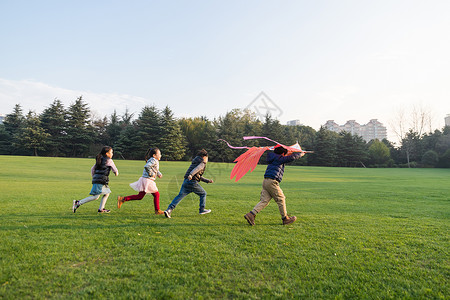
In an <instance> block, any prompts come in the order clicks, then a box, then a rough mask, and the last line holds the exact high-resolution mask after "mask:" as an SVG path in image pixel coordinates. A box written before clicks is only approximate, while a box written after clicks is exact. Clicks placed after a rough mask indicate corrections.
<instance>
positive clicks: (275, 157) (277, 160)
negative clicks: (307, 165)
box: [244, 146, 305, 225]
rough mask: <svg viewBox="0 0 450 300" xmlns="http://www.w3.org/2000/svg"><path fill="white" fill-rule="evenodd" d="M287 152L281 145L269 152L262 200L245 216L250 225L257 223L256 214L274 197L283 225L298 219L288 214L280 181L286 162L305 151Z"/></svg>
mask: <svg viewBox="0 0 450 300" xmlns="http://www.w3.org/2000/svg"><path fill="white" fill-rule="evenodd" d="M287 153H288V150H287V149H286V148H283V147H281V146H278V147H276V148H275V149H274V150H273V152H269V153H268V155H267V162H268V163H269V165H268V166H267V168H266V173H265V174H264V181H263V188H262V191H261V196H260V201H259V203H258V204H256V206H255V207H254V208H253V210H251V211H250V212H249V213H247V214H246V215H245V216H244V218H245V219H246V220H247V222H248V223H249V224H250V225H255V217H256V214H257V213H259V212H260V211H261V210H263V209H264V208H265V207H266V206H267V205H268V204H269V202H270V200H271V199H272V198H273V199H274V200H275V202H276V203H277V204H278V209H279V211H280V214H281V219H282V221H283V225H288V224H291V223H294V222H295V220H297V217H296V216H291V217H289V216H288V215H287V212H286V197H285V196H284V193H283V191H282V190H281V188H280V182H281V180H282V179H283V174H284V164H285V163H288V162H291V161H294V160H295V159H297V158H300V157H302V156H303V155H304V154H305V153H300V152H295V153H293V154H291V155H286V154H287Z"/></svg>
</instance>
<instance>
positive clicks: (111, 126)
mask: <svg viewBox="0 0 450 300" xmlns="http://www.w3.org/2000/svg"><path fill="white" fill-rule="evenodd" d="M121 131H122V126H121V123H120V121H119V116H117V113H116V111H115V110H114V113H113V114H111V116H110V117H109V122H108V125H107V126H106V133H107V135H108V138H109V140H108V141H107V143H106V144H107V145H110V146H112V147H115V146H116V144H117V141H118V140H119V137H120V132H121Z"/></svg>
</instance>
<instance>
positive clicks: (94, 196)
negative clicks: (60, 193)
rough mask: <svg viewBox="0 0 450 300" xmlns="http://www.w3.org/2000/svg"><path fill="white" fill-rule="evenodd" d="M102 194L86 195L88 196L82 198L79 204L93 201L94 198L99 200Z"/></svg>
mask: <svg viewBox="0 0 450 300" xmlns="http://www.w3.org/2000/svg"><path fill="white" fill-rule="evenodd" d="M100 195H101V194H98V195H92V196H89V197H86V198H84V199H82V200H80V201H79V202H78V206H80V205H83V204H86V203H88V202H91V201H94V200H97V199H98V198H99V197H100Z"/></svg>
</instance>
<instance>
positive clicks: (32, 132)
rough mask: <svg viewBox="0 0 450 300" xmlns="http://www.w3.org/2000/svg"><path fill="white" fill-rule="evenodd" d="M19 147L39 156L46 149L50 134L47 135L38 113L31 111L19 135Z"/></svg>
mask: <svg viewBox="0 0 450 300" xmlns="http://www.w3.org/2000/svg"><path fill="white" fill-rule="evenodd" d="M17 136H18V138H17V142H16V143H17V144H16V146H17V147H23V148H25V149H28V150H32V151H33V155H34V156H37V155H38V150H44V149H45V147H44V146H45V143H46V141H47V138H48V137H49V136H50V134H48V133H46V132H45V130H44V128H42V126H41V120H40V119H39V117H38V116H37V115H36V113H34V112H32V111H29V112H28V114H27V117H26V120H25V124H24V126H23V127H22V129H21V131H20V132H19V133H18V134H17Z"/></svg>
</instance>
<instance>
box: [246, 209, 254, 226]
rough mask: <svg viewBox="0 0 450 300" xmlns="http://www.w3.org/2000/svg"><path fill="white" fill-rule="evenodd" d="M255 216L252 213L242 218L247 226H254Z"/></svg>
mask: <svg viewBox="0 0 450 300" xmlns="http://www.w3.org/2000/svg"><path fill="white" fill-rule="evenodd" d="M255 217H256V216H255V215H254V214H253V213H252V212H248V213H247V214H245V216H244V218H245V219H246V220H247V222H248V224H250V225H252V226H253V225H255Z"/></svg>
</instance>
